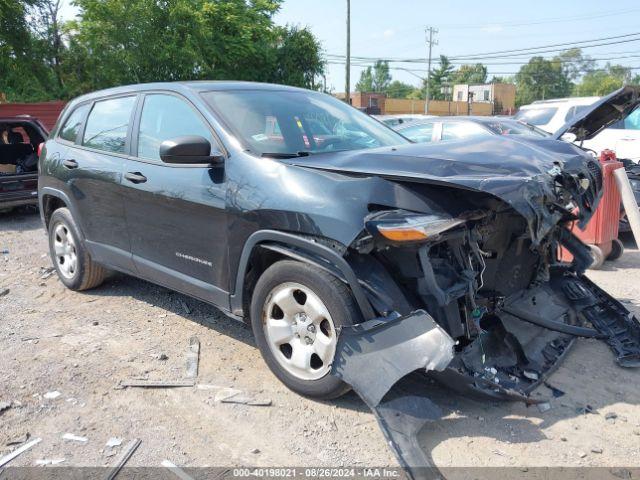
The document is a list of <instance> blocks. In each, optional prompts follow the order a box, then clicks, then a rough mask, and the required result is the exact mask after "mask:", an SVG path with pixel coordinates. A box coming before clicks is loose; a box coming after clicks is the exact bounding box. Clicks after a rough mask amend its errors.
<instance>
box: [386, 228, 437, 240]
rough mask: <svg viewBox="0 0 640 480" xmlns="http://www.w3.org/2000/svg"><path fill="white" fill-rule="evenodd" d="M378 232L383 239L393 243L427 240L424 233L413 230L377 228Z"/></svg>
mask: <svg viewBox="0 0 640 480" xmlns="http://www.w3.org/2000/svg"><path fill="white" fill-rule="evenodd" d="M378 231H379V232H380V235H382V236H383V237H384V238H386V239H388V240H391V241H393V242H419V241H420V240H426V239H427V238H428V237H427V234H426V233H424V232H422V231H420V230H416V229H413V228H399V227H380V226H378Z"/></svg>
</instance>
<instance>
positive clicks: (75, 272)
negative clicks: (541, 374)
mask: <svg viewBox="0 0 640 480" xmlns="http://www.w3.org/2000/svg"><path fill="white" fill-rule="evenodd" d="M49 251H50V253H51V260H52V261H53V265H54V267H55V269H56V271H57V272H58V277H59V278H60V281H61V282H62V283H64V285H65V286H66V287H67V288H70V289H71V290H88V289H90V288H94V287H97V286H98V285H100V284H101V283H102V282H103V280H104V278H105V276H106V274H107V271H106V270H105V269H104V267H102V266H100V265H98V264H97V263H95V262H94V261H93V260H92V259H91V256H90V255H89V252H88V251H87V249H86V248H85V247H84V244H83V243H82V240H81V237H80V233H79V230H78V227H77V225H76V223H75V221H74V219H73V216H72V215H71V212H70V211H69V210H68V209H67V208H59V209H57V210H56V211H55V212H53V214H52V215H51V220H50V221H49Z"/></svg>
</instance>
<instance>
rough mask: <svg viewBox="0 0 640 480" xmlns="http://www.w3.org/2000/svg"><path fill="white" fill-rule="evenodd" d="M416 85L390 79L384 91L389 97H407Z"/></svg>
mask: <svg viewBox="0 0 640 480" xmlns="http://www.w3.org/2000/svg"><path fill="white" fill-rule="evenodd" d="M415 88H416V87H414V86H413V85H409V84H408V83H404V82H401V81H400V80H394V81H392V82H391V83H390V84H389V85H388V86H387V88H386V90H385V92H384V93H386V94H387V97H389V98H407V97H408V96H409V95H410V94H411V92H413V91H414V90H415Z"/></svg>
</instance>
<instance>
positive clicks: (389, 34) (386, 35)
mask: <svg viewBox="0 0 640 480" xmlns="http://www.w3.org/2000/svg"><path fill="white" fill-rule="evenodd" d="M395 34H396V31H395V30H392V29H391V28H390V29H388V30H385V31H384V32H382V36H383V37H384V38H391V37H393V36H394V35H395Z"/></svg>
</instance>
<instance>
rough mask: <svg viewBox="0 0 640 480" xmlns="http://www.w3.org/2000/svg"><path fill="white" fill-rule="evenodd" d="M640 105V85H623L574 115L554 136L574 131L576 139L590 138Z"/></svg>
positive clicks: (557, 137)
mask: <svg viewBox="0 0 640 480" xmlns="http://www.w3.org/2000/svg"><path fill="white" fill-rule="evenodd" d="M638 105H640V87H634V86H627V87H622V88H621V89H620V90H616V91H615V92H613V93H611V94H609V95H607V96H606V97H603V98H601V99H600V100H598V101H597V102H596V103H594V104H593V105H591V106H590V108H589V109H588V110H586V111H585V112H583V113H582V114H580V115H577V116H575V117H573V118H572V119H571V120H570V121H568V122H567V123H566V124H564V125H563V126H562V127H561V128H560V129H559V130H558V131H557V132H555V133H554V134H553V135H552V137H553V138H554V139H556V140H559V139H560V138H561V137H562V135H564V134H565V133H573V134H574V135H575V136H576V141H579V142H581V141H583V140H590V139H592V138H593V137H595V136H596V135H597V134H598V133H600V132H601V131H602V130H604V129H605V128H607V127H609V126H611V125H612V124H614V123H615V122H617V121H619V120H622V119H624V118H626V117H627V116H628V115H629V114H630V113H631V112H633V110H635V108H636V107H637V106H638Z"/></svg>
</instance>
